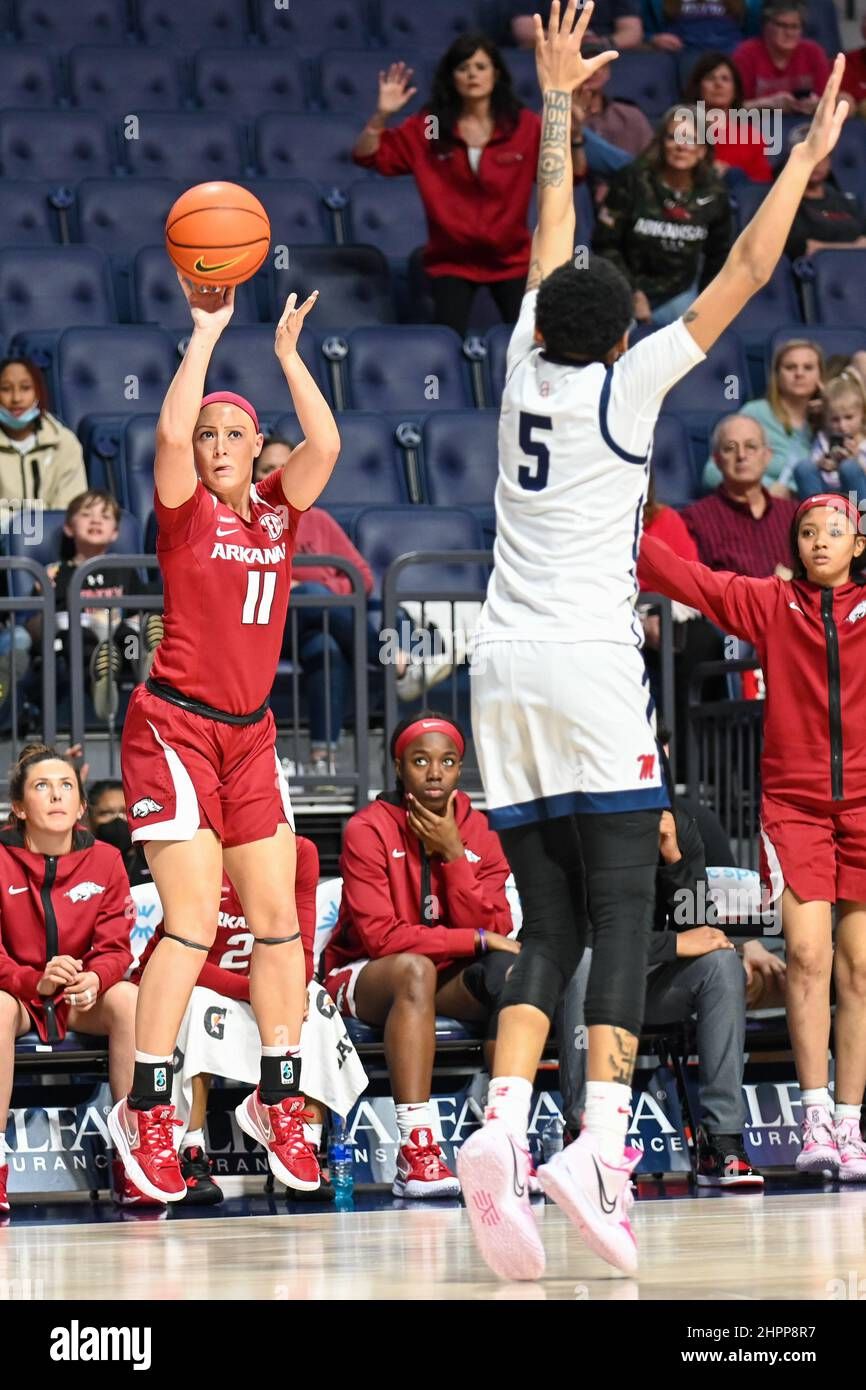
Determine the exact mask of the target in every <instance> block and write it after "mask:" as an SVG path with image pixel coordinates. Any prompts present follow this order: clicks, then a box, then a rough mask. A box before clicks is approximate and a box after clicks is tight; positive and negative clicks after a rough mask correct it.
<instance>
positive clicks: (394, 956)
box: [325, 711, 520, 1197]
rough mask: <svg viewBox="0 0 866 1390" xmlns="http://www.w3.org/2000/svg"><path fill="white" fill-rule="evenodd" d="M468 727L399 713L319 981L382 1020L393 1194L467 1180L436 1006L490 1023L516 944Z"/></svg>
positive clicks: (343, 1004)
mask: <svg viewBox="0 0 866 1390" xmlns="http://www.w3.org/2000/svg"><path fill="white" fill-rule="evenodd" d="M464 748H465V738H464V735H463V732H462V730H461V729H459V728H458V727H457V725H456V724H454V723H453V722H452V721H451V720H449V719H446V718H445V717H444V716H442V715H438V714H435V713H433V712H432V711H424V712H423V713H422V714H421V715H420V716H419V717H418V718H417V719H413V720H411V721H410V720H405V721H404V722H403V723H402V724H398V725H397V728H396V729H395V730H394V733H393V735H392V737H391V744H390V753H391V757H392V758H393V759H394V768H395V771H396V774H397V790H396V791H395V792H382V793H381V794H380V795H379V797H378V798H377V800H376V801H375V802H373V804H372V805H371V806H368V807H365V809H364V810H362V811H358V812H356V814H355V815H354V816H352V818H351V820H350V821H349V823H348V825H347V826H346V829H345V834H344V837H343V853H342V855H341V858H340V873H341V875H342V878H343V899H342V903H341V905H340V916H339V920H338V923H337V927H336V930H335V932H334V935H333V936H332V937H331V940H330V941H329V943H328V945H327V946H326V948H325V987H326V989H327V990H328V992H329V994H330V995H331V997H332V998H333V999H334V1000H335V1002H336V1004H337V1007H338V1008H339V1009H340V1010H341V1012H342V1013H343V1014H345V1015H348V1016H350V1017H353V1018H359V1019H363V1021H364V1022H365V1023H371V1024H374V1025H375V1026H376V1027H379V1028H384V1030H385V1056H386V1059H387V1062H388V1072H389V1075H390V1078H391V1088H392V1093H393V1096H394V1101H395V1104H396V1107H397V1124H398V1127H399V1130H400V1150H399V1155H398V1159H397V1176H396V1179H395V1181H394V1189H393V1190H394V1195H395V1196H397V1197H451V1196H456V1195H457V1194H458V1193H459V1191H460V1184H459V1182H458V1180H457V1178H456V1177H455V1176H454V1174H453V1173H451V1172H450V1170H449V1169H448V1168H447V1166H446V1164H445V1162H444V1160H443V1158H442V1153H441V1150H440V1148H439V1146H438V1145H437V1144H436V1143H435V1142H434V1138H433V1127H434V1125H433V1112H432V1110H431V1107H430V1083H431V1078H432V1073H433V1054H434V1051H435V1045H436V1015H437V1013H442V1014H447V1015H448V1016H449V1017H451V1018H459V1019H465V1020H467V1021H470V1022H474V1023H479V1024H482V1025H486V1028H487V1037H488V1039H493V1038H494V1037H495V1035H496V1031H495V1030H496V1021H495V1020H496V1004H497V999H498V997H499V993H500V991H501V989H502V987H503V985H504V983H505V975H506V972H507V969H508V967H509V965H511V964H512V963H513V962H514V959H515V954H516V952H517V951H518V950H519V949H520V948H519V946H518V944H517V942H516V941H511V940H510V939H509V937H508V933H509V932H510V931H511V930H512V921H511V912H510V910H509V907H508V901H507V899H506V896H505V880H506V879H507V878H508V874H509V868H508V862H507V860H506V858H505V855H504V854H503V852H502V847H501V845H500V843H499V839H498V837H497V836H496V835H495V834H494V832H493V831H492V830H490V829H489V828H488V825H487V818H486V816H484V815H482V813H481V812H480V811H475V810H473V808H472V804H471V802H470V800H469V797H468V796H467V795H466V793H465V792H462V791H459V790H458V783H459V781H460V772H461V768H462V759H463V752H464Z"/></svg>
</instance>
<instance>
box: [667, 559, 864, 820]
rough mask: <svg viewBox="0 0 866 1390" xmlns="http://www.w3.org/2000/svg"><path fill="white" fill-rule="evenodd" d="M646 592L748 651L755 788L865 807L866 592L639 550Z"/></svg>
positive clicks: (826, 804)
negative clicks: (706, 621)
mask: <svg viewBox="0 0 866 1390" xmlns="http://www.w3.org/2000/svg"><path fill="white" fill-rule="evenodd" d="M640 560H641V565H640V572H641V575H642V576H643V578H644V582H645V583H646V585H647V587H648V588H649V589H652V590H655V591H656V592H658V593H660V594H666V595H667V596H668V597H669V598H673V599H678V600H679V601H680V603H687V604H690V605H691V607H692V608H699V609H700V610H701V612H702V613H705V614H706V616H707V617H708V618H710V619H711V620H712V621H713V622H714V623H717V624H718V626H719V627H721V628H723V629H724V631H725V632H729V633H732V634H733V635H734V636H736V637H742V638H744V639H745V640H746V641H749V642H752V643H754V645H755V647H756V649H757V652H758V657H759V659H760V662H761V667H762V669H763V672H764V678H765V680H766V685H767V698H766V704H765V708H764V751H763V755H762V759H761V785H762V790H763V792H764V794H765V795H767V796H773V797H776V798H778V799H780V800H783V801H793V802H796V803H798V804H801V805H805V806H807V807H814V809H815V810H816V811H818V810H823V811H824V812H825V813H826V811H827V809H831V810H833V811H834V812H838V811H844V810H846V809H848V808H849V807H851V806H854V805H857V804H862V803H863V802H864V801H866V588H864V587H863V586H861V585H859V584H853V583H849V584H843V585H841V586H840V587H839V588H838V589H827V588H824V587H823V586H822V585H819V584H810V583H809V582H808V581H806V580H798V579H794V580H791V581H790V582H789V581H787V580H783V579H777V578H775V577H773V578H770V579H747V578H745V577H744V576H743V575H740V574H731V573H729V572H727V571H724V570H719V571H716V570H710V569H707V567H706V565H701V564H697V563H695V562H690V561H688V560H681V559H680V558H679V556H677V555H675V554H674V552H673V551H672V550H671V549H669V547H668V546H666V545H663V544H662V542H661V541H657V540H655V539H654V538H653V537H652V536H645V537H644V539H643V541H642V542H641V551H640Z"/></svg>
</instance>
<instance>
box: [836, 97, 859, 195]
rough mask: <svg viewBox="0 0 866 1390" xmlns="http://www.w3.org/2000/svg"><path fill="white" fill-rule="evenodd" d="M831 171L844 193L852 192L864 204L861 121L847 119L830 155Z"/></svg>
mask: <svg viewBox="0 0 866 1390" xmlns="http://www.w3.org/2000/svg"><path fill="white" fill-rule="evenodd" d="M831 161H832V165H833V173H834V174H835V175H836V181H837V183H838V184H839V187H840V188H841V189H842V191H843V192H844V193H853V194H854V196H855V197H856V198H859V199H860V203H861V206H864V205H866V131H864V129H863V122H862V121H861V120H857V118H856V117H855V118H854V119H853V120H850V121H847V122H846V124H845V125H843V127H842V133H841V135H840V136H839V141H838V144H837V145H836V148H835V150H834V151H833V153H832V155H831Z"/></svg>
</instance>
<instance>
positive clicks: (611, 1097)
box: [583, 1081, 631, 1167]
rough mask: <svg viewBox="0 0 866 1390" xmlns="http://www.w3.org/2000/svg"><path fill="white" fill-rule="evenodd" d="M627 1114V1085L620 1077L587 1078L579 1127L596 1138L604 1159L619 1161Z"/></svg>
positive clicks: (606, 1160)
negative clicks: (593, 1079) (597, 1079)
mask: <svg viewBox="0 0 866 1390" xmlns="http://www.w3.org/2000/svg"><path fill="white" fill-rule="evenodd" d="M630 1115H631V1087H630V1086H624V1085H623V1084H622V1083H621V1082H620V1081H587V1083H586V1105H585V1107H584V1111H583V1127H584V1129H587V1130H589V1132H590V1134H591V1135H592V1136H593V1138H594V1139H596V1140H597V1141H598V1147H599V1150H600V1152H601V1156H602V1158H603V1159H604V1161H605V1163H611V1164H614V1165H615V1166H616V1167H619V1166H620V1165H621V1163H622V1151H623V1149H624V1148H625V1136H626V1133H627V1132H628V1121H629V1116H630Z"/></svg>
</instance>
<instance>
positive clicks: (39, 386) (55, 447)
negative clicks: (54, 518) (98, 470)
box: [0, 357, 87, 511]
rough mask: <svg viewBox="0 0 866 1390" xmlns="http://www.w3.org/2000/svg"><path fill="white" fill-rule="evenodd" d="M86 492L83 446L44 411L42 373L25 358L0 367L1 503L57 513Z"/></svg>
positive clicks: (6, 360)
mask: <svg viewBox="0 0 866 1390" xmlns="http://www.w3.org/2000/svg"><path fill="white" fill-rule="evenodd" d="M86 488H87V473H86V472H85V468H84V455H83V453H82V452H81V445H80V444H79V442H78V439H77V438H76V436H75V435H74V434H73V433H72V430H68V429H67V428H66V426H65V425H63V424H61V423H60V421H59V420H58V419H57V417H56V416H55V415H52V414H51V412H50V411H49V409H48V391H47V388H46V386H45V380H44V378H43V376H42V373H41V371H40V370H39V368H38V367H37V366H36V364H35V362H31V361H30V360H29V358H26V357H5V358H4V359H3V361H2V362H0V499H2V503H0V505H2V506H3V508H4V510H5V509H8V506H9V503H10V502H13V501H15V502H19V501H20V502H31V501H37V500H38V501H39V502H40V503H41V504H42V506H43V507H46V508H47V509H49V510H52V511H60V510H61V509H62V508H63V507H66V506H68V505H69V503H70V502H71V501H72V499H73V497H77V496H78V495H79V494H80V493H82V492H84V491H85V489H86Z"/></svg>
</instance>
